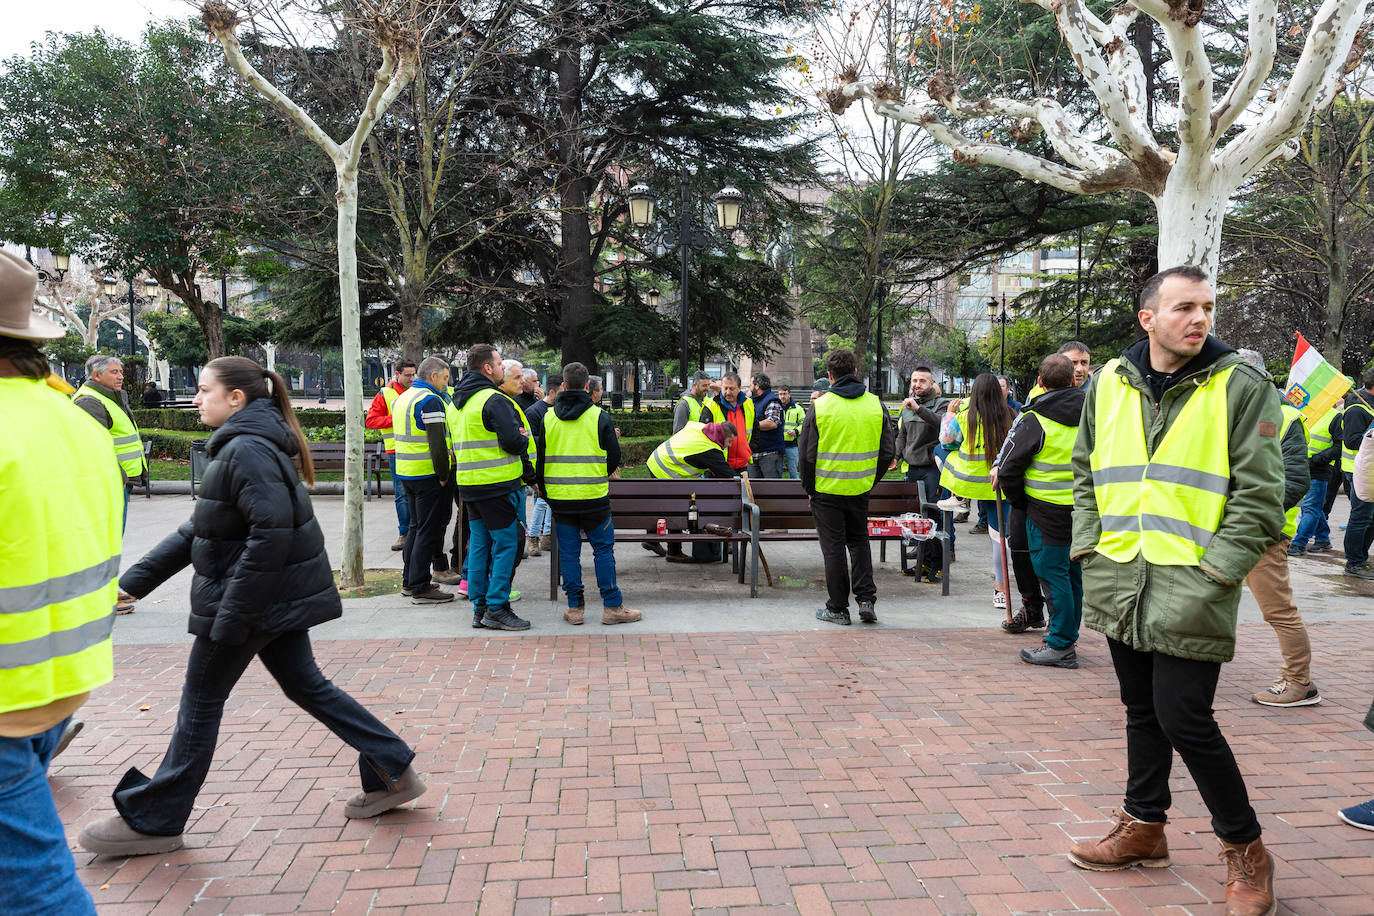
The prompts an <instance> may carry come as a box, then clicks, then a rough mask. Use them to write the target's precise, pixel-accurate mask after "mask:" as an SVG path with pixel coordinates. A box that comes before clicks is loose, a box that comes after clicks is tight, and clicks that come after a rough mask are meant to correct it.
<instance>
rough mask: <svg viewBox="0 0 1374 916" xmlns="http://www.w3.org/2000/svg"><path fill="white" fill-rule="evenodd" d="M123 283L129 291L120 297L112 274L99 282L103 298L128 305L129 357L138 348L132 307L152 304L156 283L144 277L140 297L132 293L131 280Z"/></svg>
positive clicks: (132, 282)
mask: <svg viewBox="0 0 1374 916" xmlns="http://www.w3.org/2000/svg"><path fill="white" fill-rule="evenodd" d="M125 282H126V283H128V284H129V290H128V292H126V293H125V294H124V295H122V296H120V295H118V293H119V280H117V279H116V278H115V276H114V274H106V275H105V277H104V278H103V279H102V280H101V285H102V286H103V287H104V289H105V297H106V298H107V299H109V300H111V301H112V302H127V303H129V355H130V356H133V355H134V353H135V350H136V348H137V346H138V335H137V334H135V333H134V306H136V305H148V304H150V303H151V302H153V300H154V298H155V297H156V296H157V292H158V283H157V281H156V280H154V279H153V278H152V277H145V278H144V279H143V291H144V292H145V293H146V295H143V296H140V295H139V294H138V293H135V292H134V281H133V279H132V278H130V277H126V278H125ZM118 339H120V340H123V337H122V336H121V337H119V338H118Z"/></svg>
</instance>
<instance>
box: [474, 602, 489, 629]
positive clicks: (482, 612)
mask: <svg viewBox="0 0 1374 916" xmlns="http://www.w3.org/2000/svg"><path fill="white" fill-rule="evenodd" d="M486 614H487V609H486V607H485V606H481V605H479V606H478V607H475V608H473V610H472V628H473V629H474V630H485V629H486V628H487V625H486V624H485V623H483V622H482V618H483V617H485V616H486Z"/></svg>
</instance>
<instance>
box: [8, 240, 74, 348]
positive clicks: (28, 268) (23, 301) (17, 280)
mask: <svg viewBox="0 0 1374 916" xmlns="http://www.w3.org/2000/svg"><path fill="white" fill-rule="evenodd" d="M37 289H38V271H36V270H34V268H33V265H32V264H30V263H29V262H28V261H25V260H24V259H23V258H21V257H19V256H18V255H15V254H11V253H10V252H8V251H5V250H4V249H0V337H18V338H20V339H21V340H52V339H53V338H56V337H62V336H64V335H65V334H66V333H67V331H66V329H65V328H63V327H62V326H61V325H59V324H56V323H54V322H51V321H49V320H48V319H46V318H40V317H39V316H37V315H35V314H34V313H33V294H34V293H35V292H36V291H37Z"/></svg>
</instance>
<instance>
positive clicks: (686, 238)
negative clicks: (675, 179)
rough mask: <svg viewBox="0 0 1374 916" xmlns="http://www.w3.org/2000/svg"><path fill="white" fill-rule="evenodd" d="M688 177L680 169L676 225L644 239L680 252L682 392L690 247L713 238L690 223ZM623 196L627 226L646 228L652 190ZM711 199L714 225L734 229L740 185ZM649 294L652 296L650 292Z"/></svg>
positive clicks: (640, 186)
mask: <svg viewBox="0 0 1374 916" xmlns="http://www.w3.org/2000/svg"><path fill="white" fill-rule="evenodd" d="M689 178H690V176H689V175H688V173H687V170H686V169H683V170H682V177H681V189H680V201H679V207H678V224H677V226H676V227H675V228H674V227H671V226H670V227H667V228H664V229H663V230H662V231H661V232H659V234H658V235H657V236H655V237H653V238H652V239H646V240H645V241H646V243H649V244H652V245H653V246H654V247H656V248H662V249H663V251H665V252H667V251H672V250H673V249H674V248H677V249H679V250H680V252H681V254H682V265H681V266H682V279H681V286H680V287H679V292H678V297H679V306H680V311H681V314H680V315H679V316H678V335H679V339H678V349H679V355H680V357H681V360H682V363H681V365H680V366H679V367H678V368H679V375H681V382H682V390H683V391H686V390H687V300H688V262H689V258H690V254H691V251H690V249H693V248H695V249H696V250H697V251H702V250H704V249H705V248H706V246H707V245H709V244H710V243H711V242H712V241H713V240H714V236H713V235H712V233H710V232H709V231H707V232H703V231H697V230H696V229H695V228H694V227H693V226H692V198H691V187H690V182H689ZM625 196H626V197H627V198H629V203H630V225H632V226H634V227H635V228H636V229H648V228H649V226H650V225H652V224H653V221H654V203H655V199H654V192H653V191H652V190H651V189H650V188H649V186H648V185H646V184H644V183H643V182H640V183H639V184H636V185H635V186H634V187H632V188H630V190H629V191H628V192H626V195H625ZM712 199H713V200H715V202H716V226H717V228H719V230H720V231H721V232H723V233H730V232H734V231H735V229H736V227H738V226H739V214H740V209H741V208H742V207H743V205H744V194H743V193H741V192H740V190H739V188H736V187H734V186H731V185H727V186H725V187H724V188H721V189H720V191H718V192H717V193H716V194H715V195H714V196H713V198H712ZM650 295H651V296H652V293H651V294H650Z"/></svg>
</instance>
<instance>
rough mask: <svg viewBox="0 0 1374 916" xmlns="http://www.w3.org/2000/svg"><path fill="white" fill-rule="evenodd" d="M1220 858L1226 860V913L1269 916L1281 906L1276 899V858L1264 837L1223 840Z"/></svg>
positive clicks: (1237, 915) (1244, 915)
mask: <svg viewBox="0 0 1374 916" xmlns="http://www.w3.org/2000/svg"><path fill="white" fill-rule="evenodd" d="M1217 858H1220V859H1223V860H1225V862H1226V916H1270V914H1271V913H1273V912H1274V911H1275V910H1277V909H1278V902H1277V901H1275V900H1274V857H1273V856H1271V855H1270V854H1269V853H1268V852H1267V851H1266V850H1265V848H1264V843H1263V842H1262V841H1261V840H1259V839H1258V838H1257V839H1255V840H1252V841H1251V842H1249V843H1228V842H1226V841H1225V840H1221V852H1220V853H1218V855H1217Z"/></svg>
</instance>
